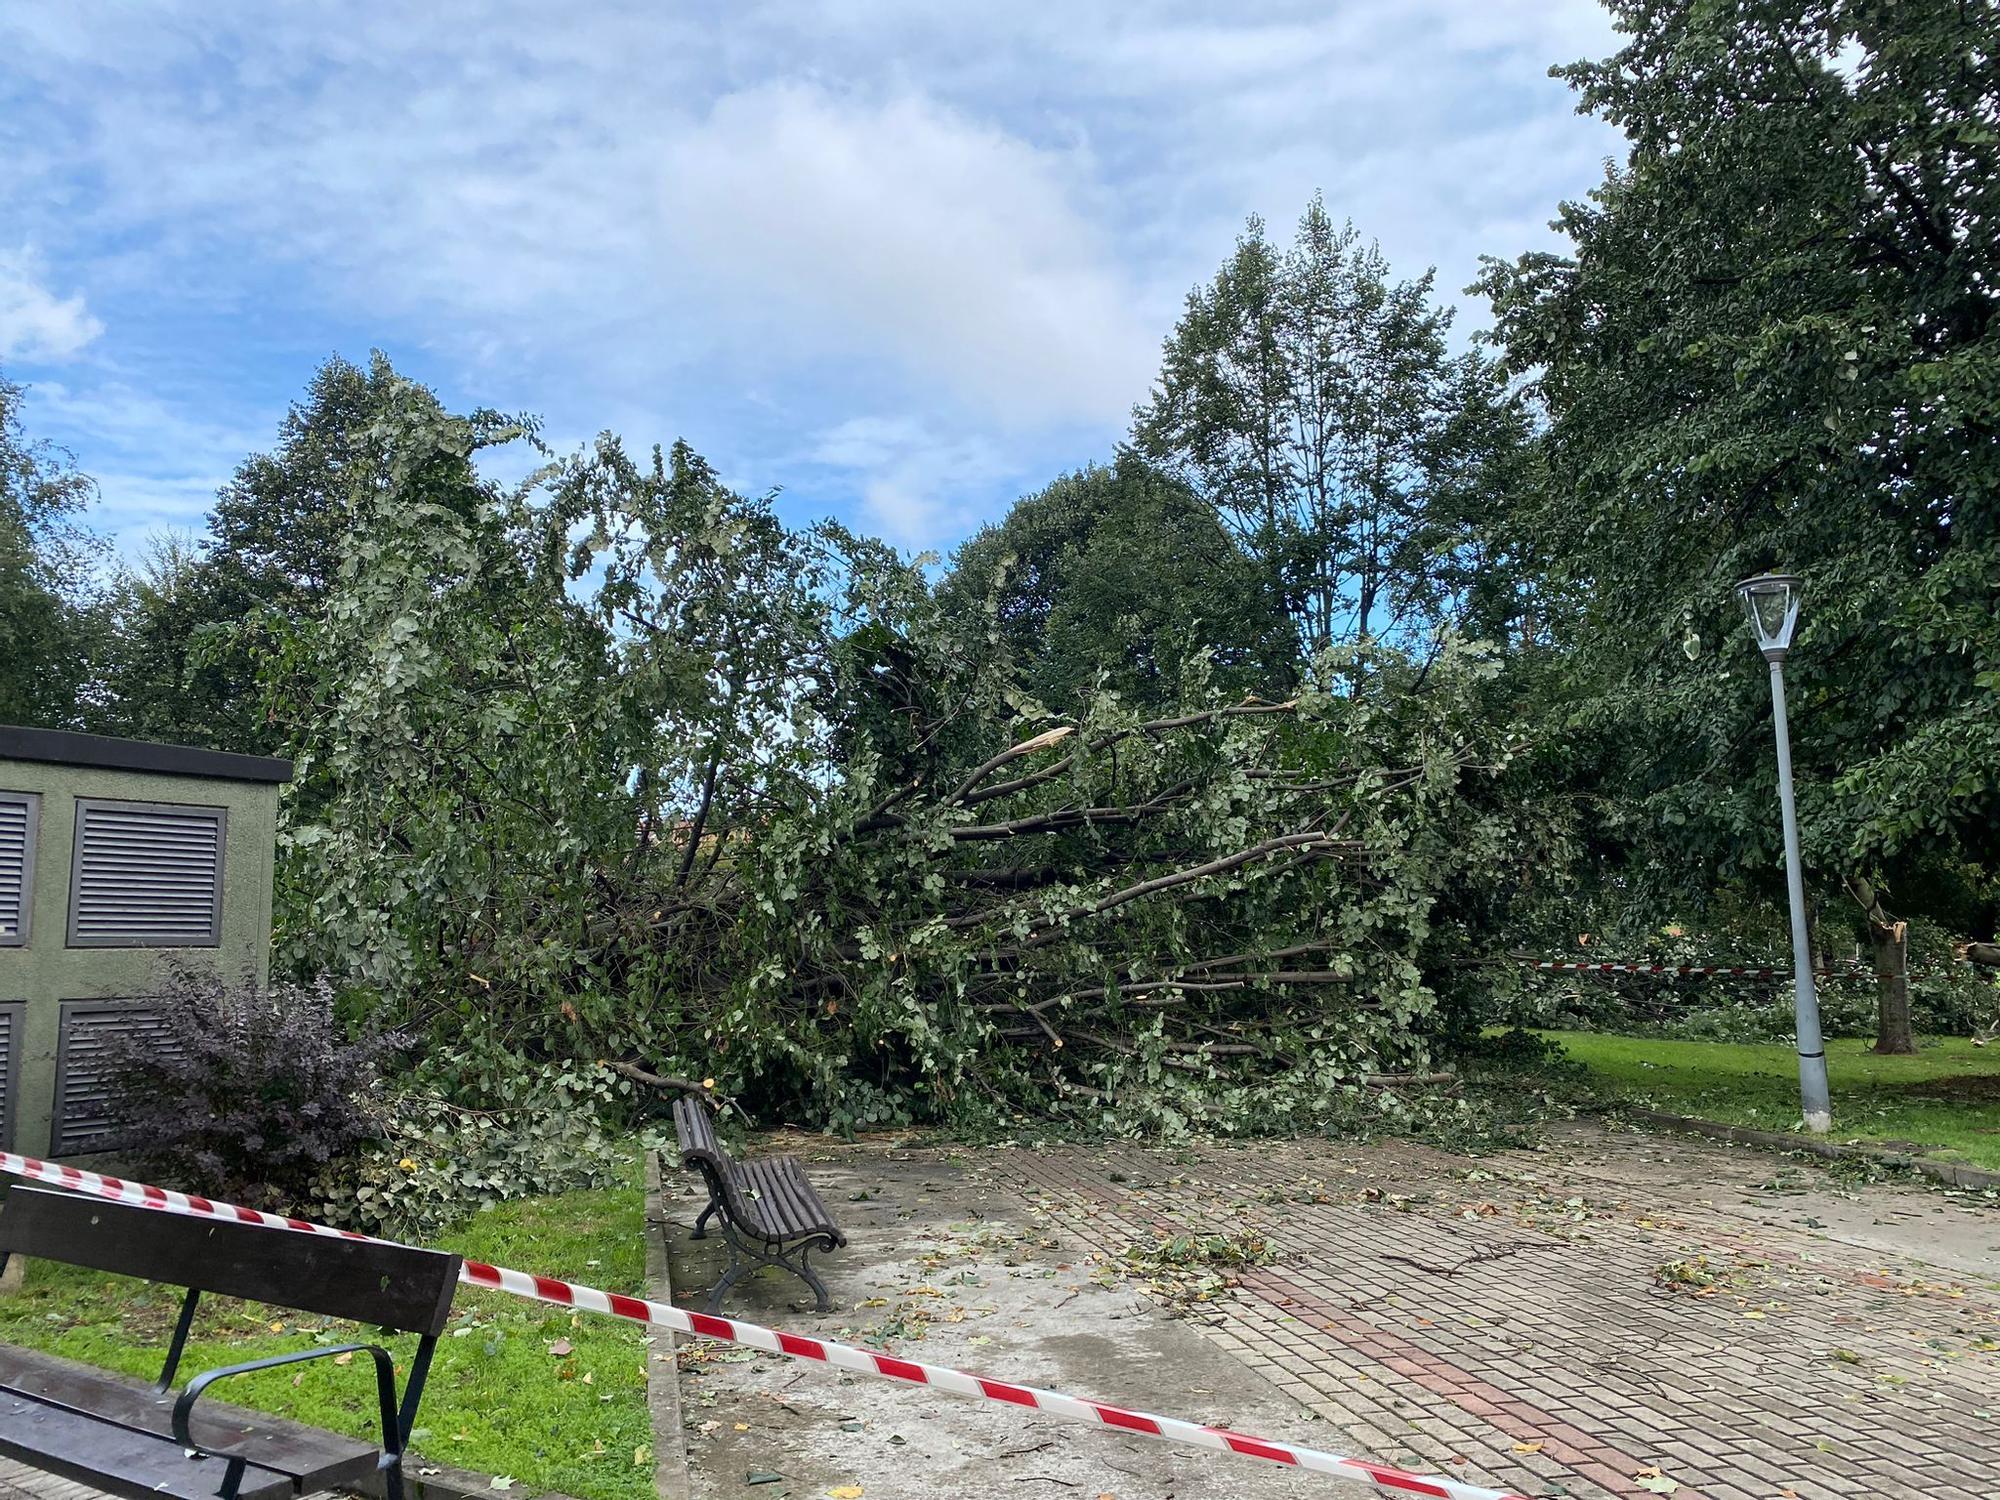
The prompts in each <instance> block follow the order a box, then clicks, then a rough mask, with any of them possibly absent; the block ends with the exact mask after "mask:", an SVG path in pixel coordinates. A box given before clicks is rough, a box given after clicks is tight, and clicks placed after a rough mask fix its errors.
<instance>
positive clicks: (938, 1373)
mask: <svg viewBox="0 0 2000 1500" xmlns="http://www.w3.org/2000/svg"><path fill="white" fill-rule="evenodd" d="M0 1173H4V1174H10V1175H12V1176H16V1177H28V1178H33V1179H35V1180H36V1181H39V1182H47V1183H53V1184H55V1185H56V1186H58V1187H64V1188H69V1189H71V1190H73V1191H75V1192H80V1193H93V1194H96V1195H97V1196H99V1197H102V1198H109V1199H112V1200H115V1201H117V1202H120V1203H133V1204H138V1205H141V1206H143V1207H146V1208H156V1209H161V1210H164V1211H166V1212H169V1213H182V1214H193V1215H196V1216H198V1217H201V1218H210V1219H230V1220H233V1221H235V1222H238V1223H243V1224H258V1225H262V1226H263V1227H265V1228H268V1229H289V1230H295V1231H298V1232H300V1233H303V1234H322V1235H331V1236H334V1237H335V1238H339V1239H349V1240H366V1239H370V1238H372V1236H370V1235H365V1234H361V1233H358V1232H357V1231H355V1230H352V1229H335V1228H333V1227H332V1226H331V1225H327V1224H315V1223H312V1222H311V1221H309V1220H306V1219H294V1218H288V1217H286V1216H285V1215H283V1214H274V1213H266V1212H265V1211H263V1210H262V1209H255V1208H243V1207H240V1206H239V1205H237V1204H234V1203H218V1202H215V1201H213V1200H212V1199H208V1198H203V1197H200V1196H199V1195H197V1194H194V1193H178V1192H174V1191H173V1190H171V1189H169V1188H159V1187H154V1186H152V1185H151V1184H150V1183H143V1182H126V1181H124V1180H122V1179H120V1178H117V1177H110V1176H106V1175H104V1174H102V1173H98V1172H86V1171H84V1170H83V1169H82V1168H80V1167H66V1166H63V1165H61V1164H60V1163H57V1162H48V1161H42V1160H40V1159H39V1158H37V1157H33V1156H21V1155H18V1154H17V1153H15V1152H12V1151H0ZM458 1279H459V1280H460V1281H461V1282H463V1283H465V1284H466V1285H468V1286H477V1287H487V1288H491V1289H493V1290H496V1291H502V1292H511V1293H512V1294H513V1295H514V1296H517V1297H526V1298H530V1299H532V1300H534V1301H537V1302H549V1303H554V1304H555V1305H557V1306H559V1307H574V1308H580V1309H582V1310H583V1311H585V1312H594V1313H603V1314H606V1315H607V1316H609V1317H614V1318H626V1319H629V1320H630V1321H632V1322H634V1323H644V1324H646V1325H648V1326H649V1327H653V1328H664V1329H667V1330H668V1331H670V1332H673V1333H685V1334H692V1335H694V1336H696V1337H699V1338H709V1339H723V1340H726V1341H728V1342H730V1343H734V1344H742V1345H744V1346H745V1347H747V1348H751V1349H761V1350H764V1351H765V1352H766V1353H769V1354H783V1355H788V1356H790V1357H791V1358H793V1359H804V1360H814V1361H817V1362H818V1363H821V1364H826V1365H831V1366H833V1367H834V1368H835V1369H839V1370H850V1371H852V1372H854V1373H855V1374H857V1375H875V1376H879V1377H881V1378H883V1379H885V1380H897V1381H902V1382H903V1383H905V1384H908V1385H921V1386H928V1387H930V1388H932V1389H934V1390H939V1391H944V1392H946V1393H948V1394H950V1395H954V1396H970V1397H972V1398H974V1399H975V1400H986V1401H997V1402H1001V1403H1003V1404H1005V1405H1008V1406H1019V1407H1026V1408H1029V1409H1031V1410H1034V1411H1039V1412H1044V1413H1046V1414H1047V1415H1049V1416H1052V1417H1058V1418H1061V1419H1063V1420H1065V1421H1071V1422H1084V1423H1088V1424H1090V1425H1093V1426H1097V1427H1109V1428H1114V1429H1116V1430H1117V1431H1120V1432H1136V1433H1139V1434H1141V1435H1143V1436H1146V1437H1153V1438H1160V1439H1162V1440H1164V1441H1166V1442H1170V1443H1182V1444H1185V1445H1187V1446H1188V1447H1192V1448H1205V1449H1208V1450H1209V1451H1211V1452H1217V1453H1240V1454H1242V1455H1243V1456H1244V1457H1246V1458H1262V1459H1268V1460H1270V1461H1271V1462H1273V1463H1280V1464H1289V1465H1291V1466H1293V1467H1295V1468H1300V1469H1305V1470H1309V1471H1311V1472H1313V1473H1317V1474H1331V1475H1334V1476H1336V1477H1338V1478H1341V1479H1352V1480H1356V1481H1359V1482H1360V1483H1362V1484H1370V1485H1373V1486H1375V1487H1376V1488H1377V1489H1379V1490H1384V1491H1388V1492H1390V1493H1392V1494H1398V1495H1426V1496H1430V1497H1432V1500H1525V1497H1523V1496H1520V1495H1517V1494H1514V1493H1512V1492H1510V1491H1505V1490H1493V1489H1486V1488H1484V1487H1482V1486H1480V1485H1476V1484H1464V1483H1461V1482H1460V1481H1458V1480H1455V1479H1449V1478H1445V1477H1443V1476H1441V1475H1434V1474H1413V1473H1411V1472H1409V1471H1408V1470H1405V1469H1398V1468H1395V1467H1393V1466H1391V1465H1388V1464H1376V1463H1370V1462H1368V1461H1367V1460H1366V1459H1361V1458H1348V1457H1345V1456H1343V1455H1341V1454H1338V1453H1326V1452H1322V1451H1321V1450H1319V1449H1316V1448H1302V1447H1299V1446H1298V1445H1297V1444H1294V1443H1281V1442H1277V1441H1274V1440H1272V1439H1269V1438H1259V1437H1251V1436H1249V1435H1248V1434H1246V1433H1241V1432H1231V1431H1230V1430H1229V1429H1227V1428H1225V1427H1212V1426H1205V1425H1203V1424H1202V1423H1199V1422H1187V1421H1182V1420H1181V1419H1180V1418H1178V1417H1162V1416H1155V1415H1153V1414H1152V1413H1150V1412H1142V1411H1130V1410H1128V1409H1126V1408H1124V1407H1120V1406H1108V1405H1106V1404H1105V1403H1104V1402H1101V1401H1089V1400H1086V1399H1084V1398H1083V1397H1081V1396H1065V1395H1062V1394H1060V1393H1058V1392H1055V1391H1044V1390H1038V1389H1036V1388H1035V1387H1034V1386H1028V1385H1014V1384H1012V1383H1010V1382H1008V1381H1004V1380H988V1379H986V1378H984V1377H982V1376H978V1375H969V1374H967V1373H966V1372H964V1371H963V1370H954V1369H950V1368H948V1367H946V1366H944V1365H930V1364H923V1363H920V1362H918V1361H916V1360H907V1359H893V1358H891V1357H890V1356H888V1355H886V1354H875V1353H872V1352H870V1351H869V1350H866V1349H858V1348H856V1347H855V1346H853V1345H852V1344H841V1343H835V1342H834V1341H833V1340H831V1339H815V1338H805V1337H802V1336H800V1335H798V1334H791V1333H781V1332H779V1331H778V1330H777V1329H774V1328H765V1327H762V1326H760V1325H759V1324H756V1323H744V1322H739V1321H738V1320H737V1319H734V1318H716V1317H710V1316H708V1315H707V1314H705V1313H697V1312H688V1311H686V1310H685V1309H683V1308H678V1307H673V1306H671V1305H669V1304H667V1303H665V1302H651V1301H648V1300H646V1299H645V1298H643V1297H626V1296H622V1295H620V1294H619V1293H617V1292H604V1291H599V1290H598V1289H597V1288H596V1287H592V1286H583V1285H580V1284H579V1283H577V1282H573V1281H558V1280H557V1279H556V1278H554V1277H552V1276H536V1275H532V1274H530V1273H529V1272H526V1271H513V1270H509V1269H507V1268H506V1267H505V1266H489V1265H486V1264H485V1263H483V1262H481V1261H475V1260H469V1261H466V1262H465V1263H464V1264H463V1265H462V1266H461V1267H460V1268H459V1273H458Z"/></svg>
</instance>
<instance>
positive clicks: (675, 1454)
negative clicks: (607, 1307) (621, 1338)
mask: <svg viewBox="0 0 2000 1500" xmlns="http://www.w3.org/2000/svg"><path fill="white" fill-rule="evenodd" d="M646 1295H647V1296H648V1297H651V1298H652V1299H653V1300H654V1301H655V1302H672V1301H673V1300H674V1284H673V1278H672V1273H671V1272H670V1271H669V1269H668V1266H667V1214H666V1207H665V1203H664V1195H663V1194H662V1193H661V1191H660V1158H659V1153H657V1152H655V1151H648V1152H647V1153H646ZM678 1348H679V1345H678V1343H677V1342H676V1340H675V1337H674V1335H673V1334H671V1333H668V1332H667V1331H665V1330H664V1329H662V1330H659V1331H658V1332H657V1333H656V1335H655V1337H654V1341H653V1346H652V1348H651V1349H650V1350H649V1351H648V1354H649V1357H648V1358H647V1360H646V1406H647V1408H648V1409H649V1410H650V1411H651V1412H652V1416H653V1465H654V1467H653V1489H654V1493H656V1494H657V1495H658V1496H659V1497H660V1500H694V1479H693V1477H692V1475H690V1473H689V1472H688V1455H687V1427H686V1426H685V1425H684V1424H683V1422H682V1420H681V1362H680V1359H679V1357H678V1355H677V1353H676V1350H677V1349H678Z"/></svg>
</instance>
